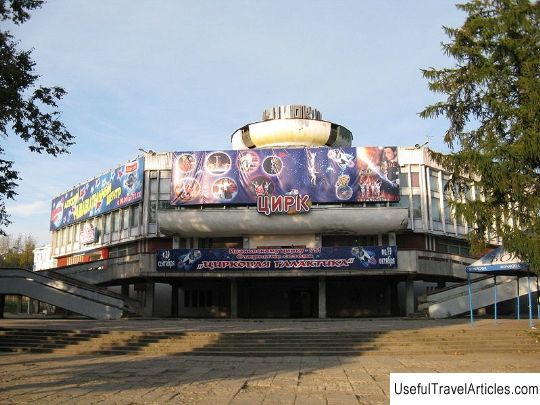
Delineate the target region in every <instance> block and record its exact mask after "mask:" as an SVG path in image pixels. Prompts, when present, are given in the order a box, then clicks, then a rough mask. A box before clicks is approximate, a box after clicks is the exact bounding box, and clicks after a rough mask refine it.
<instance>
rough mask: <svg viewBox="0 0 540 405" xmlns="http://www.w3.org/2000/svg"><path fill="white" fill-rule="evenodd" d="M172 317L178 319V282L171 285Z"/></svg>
mask: <svg viewBox="0 0 540 405" xmlns="http://www.w3.org/2000/svg"><path fill="white" fill-rule="evenodd" d="M171 287H172V291H171V316H174V317H178V288H179V285H178V283H176V282H173V283H171Z"/></svg>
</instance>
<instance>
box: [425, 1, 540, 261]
mask: <svg viewBox="0 0 540 405" xmlns="http://www.w3.org/2000/svg"><path fill="white" fill-rule="evenodd" d="M457 7H458V8H459V9H461V10H463V11H464V12H465V13H466V20H465V22H464V24H463V26H462V27H460V28H447V27H443V29H444V31H445V32H446V34H447V36H448V37H449V38H450V42H449V43H443V44H442V49H443V51H444V53H445V54H447V55H449V56H451V57H453V58H454V59H455V66H454V67H452V68H446V69H435V68H430V69H426V70H423V71H422V73H423V75H424V77H425V78H427V79H428V81H429V88H430V90H432V91H434V92H437V93H442V94H444V95H446V100H444V101H440V102H437V103H435V104H433V105H430V106H428V107H426V108H425V109H424V110H423V111H422V112H421V113H420V116H421V117H423V118H434V117H439V116H442V117H446V118H447V120H448V121H449V128H448V130H447V131H446V133H445V136H444V140H445V142H446V144H447V145H448V146H449V147H450V150H451V153H450V154H441V153H434V152H432V157H433V158H434V160H435V161H437V162H438V163H440V164H441V165H443V166H444V167H446V168H447V169H448V170H449V171H450V172H451V180H450V182H449V183H448V185H447V191H451V192H452V194H453V195H454V200H453V201H452V202H451V205H452V206H453V208H454V209H455V212H456V215H458V216H461V217H463V218H464V219H465V220H466V221H467V222H468V223H469V224H474V225H473V226H472V228H473V229H472V231H471V233H470V240H471V245H472V248H473V251H476V252H481V251H482V249H483V248H485V246H486V243H488V242H489V238H490V237H491V236H493V235H494V234H497V235H499V236H500V237H502V240H503V245H504V246H505V248H506V249H507V250H509V251H511V252H514V253H516V254H517V255H519V256H520V257H522V258H523V259H525V260H528V261H529V263H530V265H531V267H532V269H536V270H537V271H539V270H540V222H539V215H540V4H539V2H538V1H529V0H472V1H469V2H467V3H465V4H458V5H457ZM471 185H474V186H475V187H477V188H479V189H480V190H481V191H482V192H483V194H484V196H485V200H484V199H480V200H476V199H474V198H471V193H470V192H469V191H470V190H469V189H470V187H471Z"/></svg>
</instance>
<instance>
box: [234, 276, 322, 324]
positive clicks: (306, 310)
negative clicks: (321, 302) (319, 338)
mask: <svg viewBox="0 0 540 405" xmlns="http://www.w3.org/2000/svg"><path fill="white" fill-rule="evenodd" d="M317 283H318V281H317V279H311V278H308V279H303V278H295V279H293V278H290V279H285V278H277V279H269V278H266V279H254V278H252V279H241V280H238V316H240V317H241V318H316V317H317V311H318V284H317Z"/></svg>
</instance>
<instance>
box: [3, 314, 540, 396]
mask: <svg viewBox="0 0 540 405" xmlns="http://www.w3.org/2000/svg"><path fill="white" fill-rule="evenodd" d="M4 321H5V322H4ZM526 326H527V325H526V323H523V322H521V323H520V322H519V321H515V322H512V321H508V320H502V321H500V323H499V324H497V325H495V324H494V323H493V322H490V321H485V322H484V321H479V322H478V323H477V325H476V326H475V328H479V329H482V330H485V331H486V333H488V332H489V333H496V331H497V328H503V329H516V330H520V331H522V330H524V328H525V329H526ZM0 327H27V328H36V329H39V328H54V329H59V328H66V329H85V328H86V329H101V330H138V331H140V330H146V331H173V330H174V331H195V332H201V331H208V332H216V331H243V332H245V331H261V330H269V331H271V330H276V329H277V330H285V331H293V332H295V331H296V332H306V331H329V330H339V331H347V330H349V331H358V330H381V329H382V330H398V329H399V330H403V329H410V330H411V331H414V330H415V328H418V329H419V330H422V329H425V328H448V329H450V330H454V329H455V330H461V329H462V328H467V327H470V326H469V325H468V324H467V322H466V321H464V320H455V319H452V320H437V321H431V320H424V321H421V320H403V319H384V320H343V321H338V320H331V321H313V322H304V321H288V320H279V321H278V320H268V321H258V322H251V321H245V322H243V321H236V320H231V321H230V322H227V321H210V320H127V321H126V320H120V321H110V322H103V321H86V320H84V321H83V320H74V321H73V323H70V322H69V320H53V321H50V322H48V321H47V320H10V319H7V320H2V321H1V323H0ZM107 328H109V329H107ZM392 372H402V373H403V372H415V373H417V372H435V373H442V372H533V373H539V372H540V355H539V354H536V353H504V352H502V353H473V354H466V355H456V354H451V353H447V354H437V355H434V354H432V355H429V354H425V355H415V356H410V355H406V354H403V355H399V354H398V355H396V354H391V355H385V354H384V353H381V354H377V355H372V356H350V357H340V356H320V357H316V356H301V357H247V358H243V357H232V356H190V355H183V356H175V355H166V354H161V355H160V354H159V353H138V354H128V355H124V356H104V355H95V356H92V355H72V354H60V353H58V354H54V353H52V354H28V353H10V354H0V403H2V404H11V403H14V404H15V403H47V404H48V405H49V404H50V405H54V404H98V403H104V404H115V403H117V404H167V403H169V404H201V405H203V404H204V405H206V404H208V405H222V404H235V405H236V404H249V405H253V404H265V405H266V404H295V405H303V404H310V405H312V404H315V405H316V404H339V405H341V404H366V405H367V404H369V405H378V404H388V403H389V396H388V392H389V378H390V373H392Z"/></svg>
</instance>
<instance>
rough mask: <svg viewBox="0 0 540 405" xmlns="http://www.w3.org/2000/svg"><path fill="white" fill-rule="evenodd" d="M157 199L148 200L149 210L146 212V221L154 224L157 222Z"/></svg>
mask: <svg viewBox="0 0 540 405" xmlns="http://www.w3.org/2000/svg"><path fill="white" fill-rule="evenodd" d="M156 209H157V201H150V212H149V213H148V214H149V215H148V223H150V224H155V223H156V222H157V211H156Z"/></svg>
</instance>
